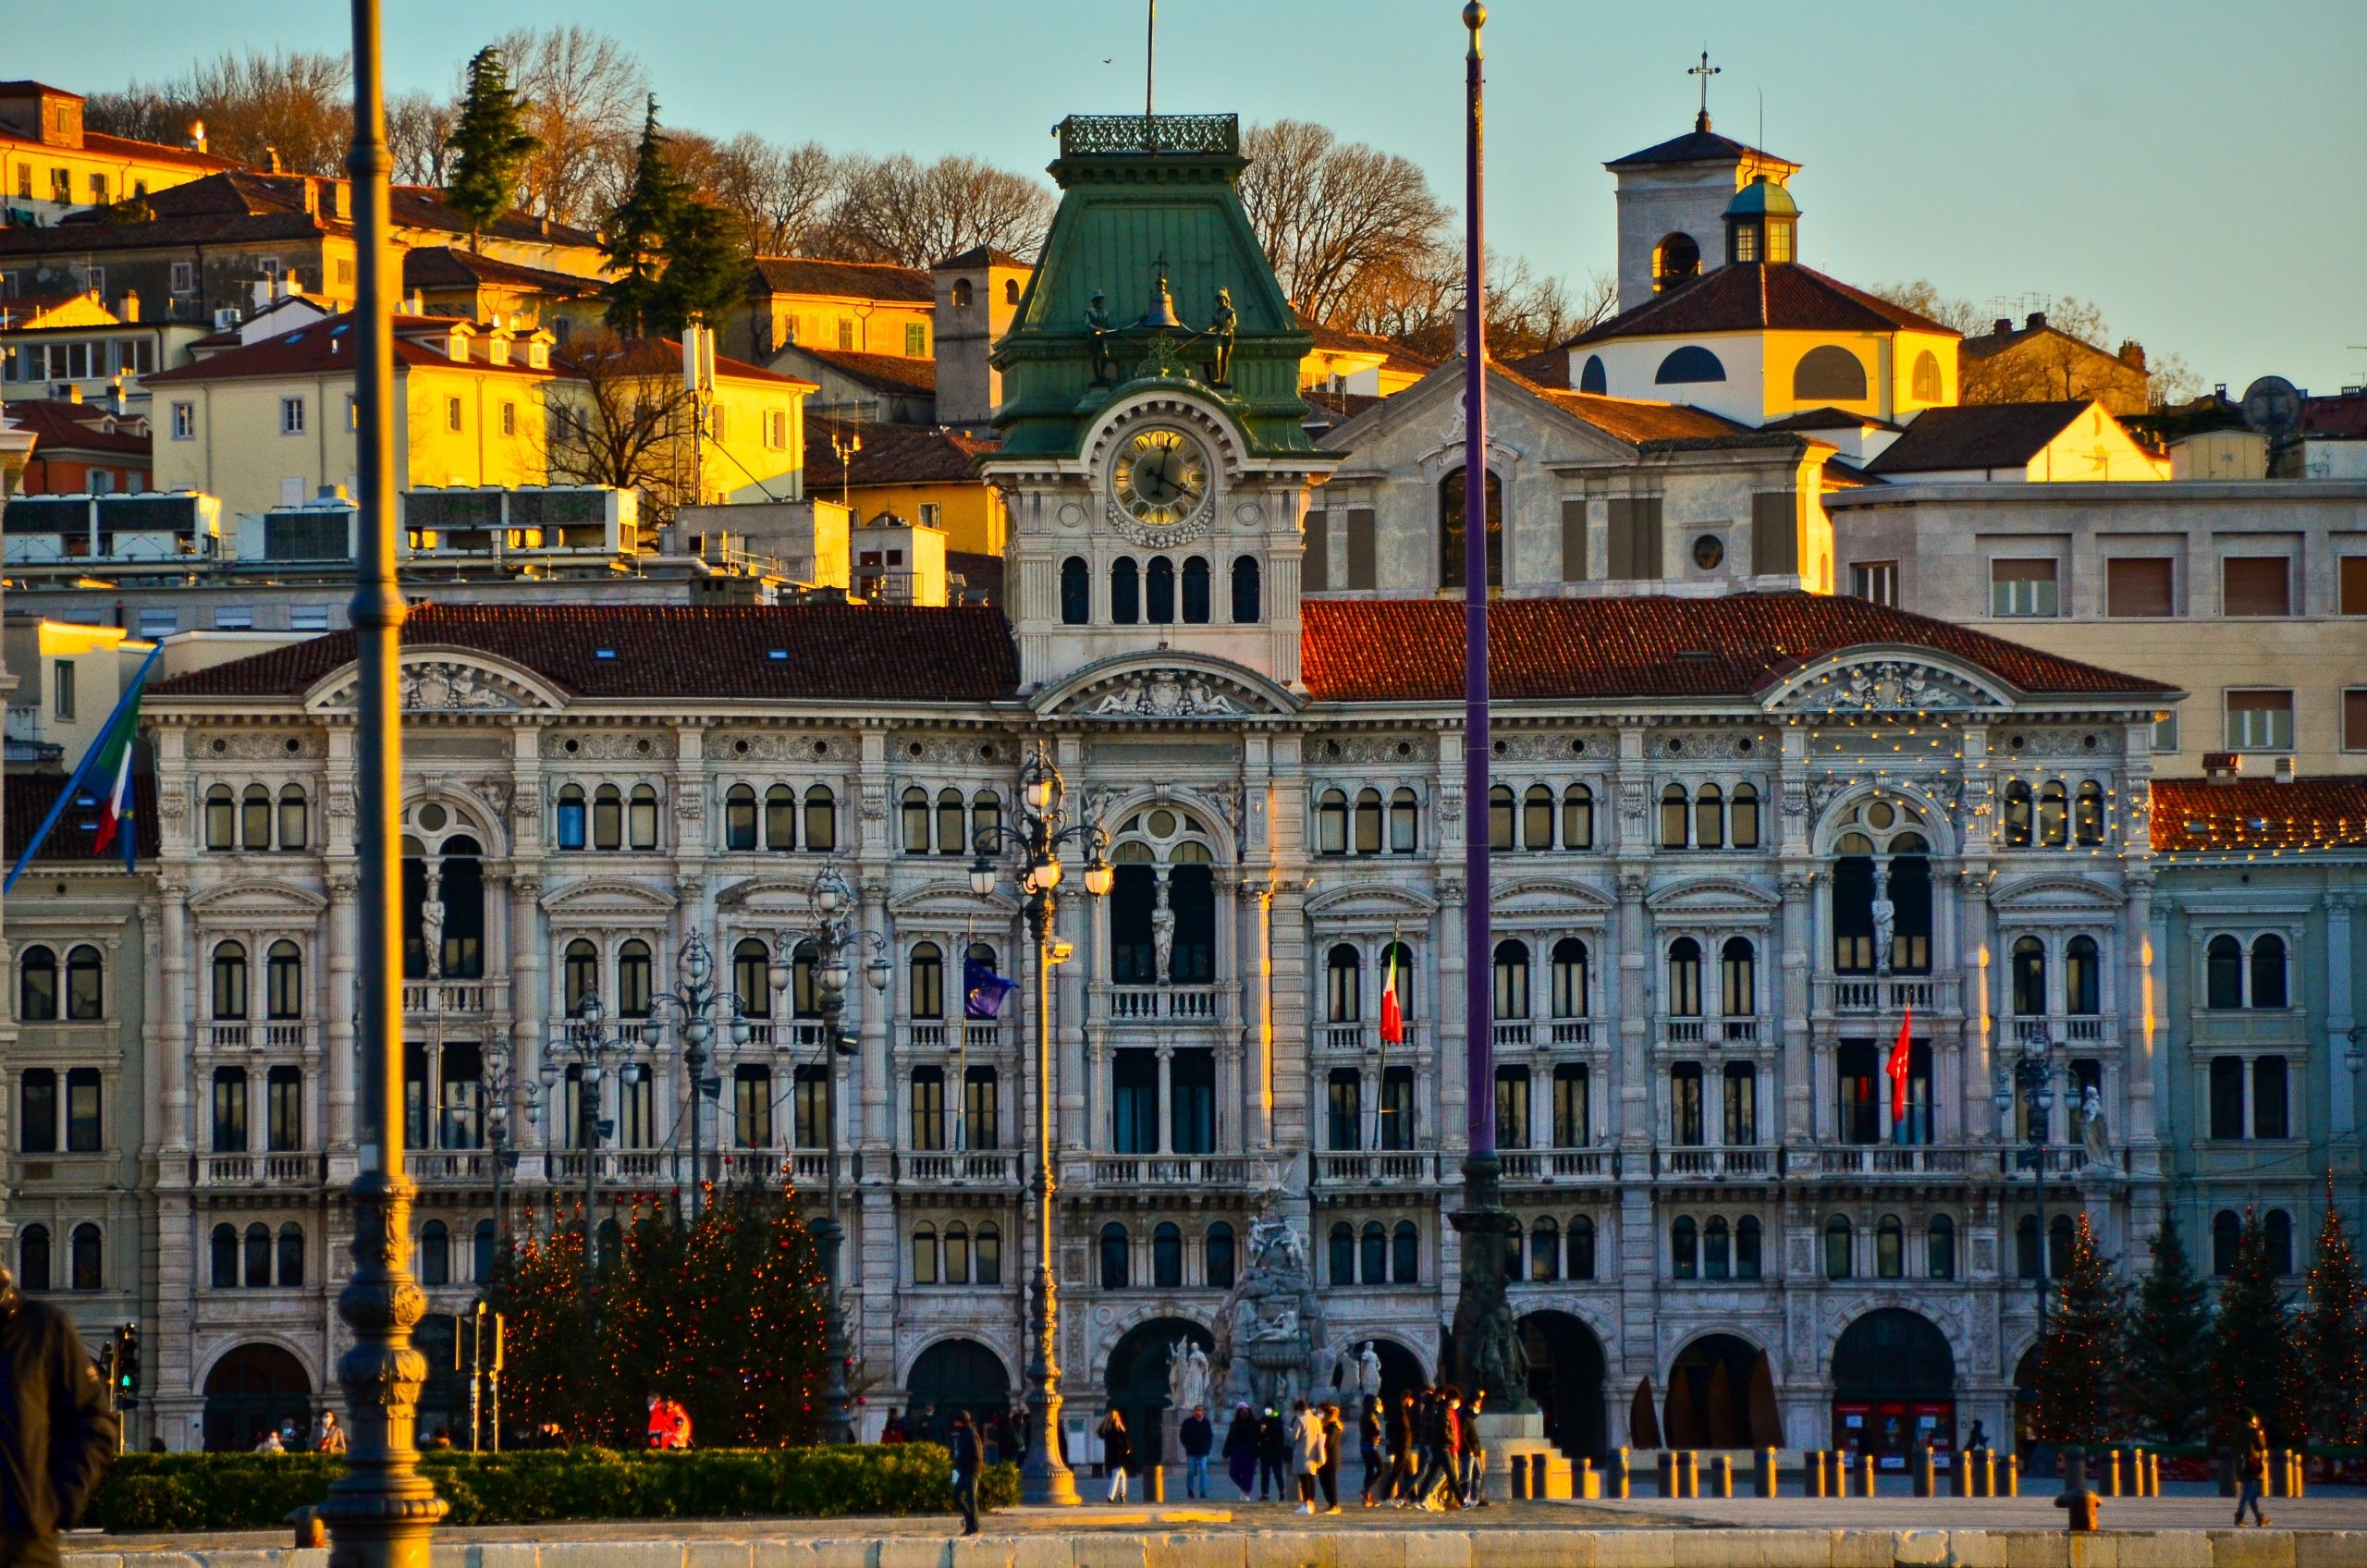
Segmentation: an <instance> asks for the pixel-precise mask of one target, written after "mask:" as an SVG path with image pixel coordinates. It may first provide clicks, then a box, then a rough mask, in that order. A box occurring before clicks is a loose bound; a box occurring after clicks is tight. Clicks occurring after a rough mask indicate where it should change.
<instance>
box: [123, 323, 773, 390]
mask: <svg viewBox="0 0 2367 1568" xmlns="http://www.w3.org/2000/svg"><path fill="white" fill-rule="evenodd" d="M452 325H453V318H450V317H445V316H397V317H396V318H395V343H394V349H395V364H396V367H397V368H398V369H400V368H402V367H404V366H443V367H445V368H448V369H449V368H452V367H455V366H462V367H464V368H466V369H469V370H480V371H485V372H488V373H490V374H496V375H501V374H517V375H532V376H547V375H550V374H553V371H554V370H555V369H557V361H556V360H554V361H553V367H552V368H551V369H544V370H536V369H533V367H531V366H529V365H528V364H527V363H526V362H525V361H524V359H523V358H522V357H521V358H519V359H515V360H512V361H509V363H508V364H499V365H497V364H493V363H490V362H488V361H486V360H485V358H484V351H483V349H481V348H479V347H477V346H475V345H472V346H471V356H470V358H469V359H468V360H466V361H460V360H456V359H453V358H452V357H451V356H450V355H448V354H447V353H445V352H444V351H443V350H442V349H436V348H433V347H431V346H430V345H429V344H428V343H427V341H426V339H428V338H430V337H435V335H436V334H438V333H441V332H446V331H448V330H450V329H451V327H452ZM352 364H353V317H352V315H351V314H350V313H347V314H342V315H334V316H330V317H327V318H326V319H325V320H321V321H312V322H307V323H305V324H304V325H302V326H300V327H295V328H293V329H291V330H289V331H287V332H283V333H280V334H279V335H277V336H276V337H266V338H264V340H263V341H262V342H260V343H250V344H247V345H245V346H244V347H243V348H238V349H224V350H222V351H221V352H220V353H216V354H209V355H207V356H206V357H205V358H204V359H202V360H200V361H197V362H196V363H194V364H186V365H178V366H176V367H174V368H173V369H171V370H165V371H158V372H156V373H155V374H153V375H145V376H142V377H141V385H142V386H178V385H179V384H181V383H183V382H199V381H227V380H235V379H239V378H243V377H247V376H271V375H313V374H322V373H325V372H340V373H341V372H344V371H348V370H350V369H351V367H352ZM716 364H717V369H718V370H719V369H720V368H721V367H722V365H723V364H724V361H722V360H719V359H718V360H717V361H716ZM749 368H751V369H754V367H753V366H751V367H749ZM558 374H565V372H564V371H559V372H558ZM756 374H760V375H769V374H772V373H771V372H769V371H758V372H757V373H756Z"/></svg>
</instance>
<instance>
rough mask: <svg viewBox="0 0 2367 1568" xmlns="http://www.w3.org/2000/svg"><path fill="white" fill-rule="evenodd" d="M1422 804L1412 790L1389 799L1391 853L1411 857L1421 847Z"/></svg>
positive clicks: (1393, 795) (1401, 791) (1403, 791)
mask: <svg viewBox="0 0 2367 1568" xmlns="http://www.w3.org/2000/svg"><path fill="white" fill-rule="evenodd" d="M1421 838H1422V803H1421V801H1420V799H1419V798H1418V797H1417V796H1416V794H1415V793H1414V791H1413V790H1398V791H1397V792H1396V793H1394V794H1392V795H1391V796H1390V797H1389V852H1390V853H1391V854H1393V855H1410V854H1412V853H1414V852H1415V851H1417V849H1419V848H1420V847H1421Z"/></svg>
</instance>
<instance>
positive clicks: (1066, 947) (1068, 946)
mask: <svg viewBox="0 0 2367 1568" xmlns="http://www.w3.org/2000/svg"><path fill="white" fill-rule="evenodd" d="M1075 955H1076V944H1075V943H1074V942H1054V943H1053V944H1052V962H1054V963H1066V962H1068V961H1069V960H1070V959H1071V958H1073V957H1074V956H1075Z"/></svg>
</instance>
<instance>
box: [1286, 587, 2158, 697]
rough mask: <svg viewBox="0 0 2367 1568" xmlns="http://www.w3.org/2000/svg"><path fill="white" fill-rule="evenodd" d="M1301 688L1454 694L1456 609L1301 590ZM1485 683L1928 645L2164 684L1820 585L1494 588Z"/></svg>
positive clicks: (1990, 663) (1655, 681) (1634, 684)
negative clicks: (1557, 593) (1688, 595)
mask: <svg viewBox="0 0 2367 1568" xmlns="http://www.w3.org/2000/svg"><path fill="white" fill-rule="evenodd" d="M1300 615H1301V618H1302V619H1301V624H1302V626H1303V628H1304V631H1303V634H1302V637H1301V644H1300V647H1301V660H1302V666H1303V670H1304V678H1305V680H1306V685H1307V689H1308V691H1309V692H1312V693H1313V694H1314V695H1315V697H1316V698H1317V700H1318V701H1322V702H1339V703H1354V702H1452V701H1454V700H1456V699H1458V698H1460V697H1461V696H1462V694H1463V647H1464V642H1463V606H1462V604H1461V603H1460V602H1459V601H1454V600H1447V599H1329V598H1320V599H1318V598H1310V599H1308V600H1306V602H1305V603H1304V604H1303V605H1302V606H1300ZM1489 638H1490V643H1489V663H1488V668H1489V682H1490V691H1491V692H1492V693H1493V695H1495V696H1496V697H1498V698H1500V699H1504V700H1511V701H1522V700H1528V701H1539V700H1551V699H1556V698H1561V699H1577V700H1609V701H1616V700H1620V699H1623V698H1634V697H1699V698H1717V697H1750V696H1755V695H1756V694H1758V693H1759V692H1761V691H1763V690H1765V689H1766V688H1767V687H1768V686H1770V685H1771V684H1772V683H1774V682H1776V681H1778V680H1782V679H1783V678H1784V676H1786V675H1787V674H1789V673H1790V672H1791V671H1793V670H1795V669H1797V668H1800V667H1801V666H1802V665H1805V664H1808V663H1809V662H1811V661H1813V660H1815V659H1818V658H1821V657H1823V656H1824V655H1829V654H1834V653H1837V652H1839V651H1840V650H1842V649H1845V648H1853V647H1859V646H1865V645H1869V644H1872V645H1880V646H1901V645H1904V646H1907V647H1919V648H1929V649H1932V651H1934V652H1937V653H1942V654H1947V655H1954V656H1955V657H1957V658H1960V659H1963V660H1965V661H1966V662H1968V663H1969V664H1972V665H1975V666H1978V667H1979V668H1982V669H1985V670H1987V671H1989V672H1990V673H1991V674H1993V675H1994V676H1996V677H1997V678H1998V679H1999V680H2004V681H2005V683H2006V684H2007V685H2009V686H2012V687H2014V688H2015V689H2017V690H2018V691H2021V692H2027V693H2030V694H2031V695H2042V696H2075V695H2087V694H2094V695H2099V696H2102V695H2106V694H2111V695H2148V696H2150V695H2152V694H2154V693H2158V692H2169V691H2171V690H2173V688H2171V687H2167V686H2165V685H2163V684H2162V683H2161V682H2159V681H2155V680H2143V679H2141V678H2140V677H2137V676H2131V675H2121V674H2117V673H2116V672H2114V671H2112V670H2108V669H2099V668H2096V667H2095V666H2093V665H2086V664H2079V663H2078V662H2076V661H2074V660H2071V659H2066V658H2058V657H2056V656H2055V655H2052V654H2043V653H2040V652H2039V651H2037V650H2036V649H2033V648H2025V647H2022V646H2020V645H2019V644H2017V643H2008V642H2005V640H2003V639H2002V638H1997V637H1990V636H1986V635H1984V634H1982V633H1981V632H1978V631H1967V630H1965V629H1964V628H1962V627H1959V626H1956V625H1952V624H1950V623H1949V622H1947V621H1943V620H1933V619H1929V618H1927V617H1924V616H1919V615H1910V614H1908V613H1907V612H1906V611H1904V610H1897V609H1892V608H1890V607H1889V606H1883V605H1877V604H1874V603H1872V602H1871V601H1870V600H1866V599H1855V598H1843V597H1835V596H1834V595H1830V594H1730V595H1727V596H1725V597H1723V598H1715V599H1681V598H1667V597H1657V596H1637V597H1633V598H1620V599H1505V600H1502V601H1500V602H1499V603H1498V604H1496V605H1495V606H1492V607H1491V608H1490V611H1489Z"/></svg>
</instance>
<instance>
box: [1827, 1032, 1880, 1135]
mask: <svg viewBox="0 0 2367 1568" xmlns="http://www.w3.org/2000/svg"><path fill="white" fill-rule="evenodd" d="M1881 1065H1882V1064H1881V1063H1880V1062H1878V1061H1876V1060H1875V1051H1874V1044H1873V1042H1872V1041H1870V1040H1844V1041H1842V1042H1841V1048H1840V1050H1839V1051H1838V1052H1837V1053H1836V1055H1835V1057H1834V1070H1835V1073H1834V1076H1835V1083H1836V1084H1837V1086H1838V1087H1839V1089H1840V1104H1839V1107H1838V1108H1837V1109H1838V1120H1839V1121H1840V1128H1839V1132H1840V1133H1841V1141H1842V1142H1843V1143H1845V1144H1878V1143H1880V1142H1882V1139H1883V1125H1882V1110H1883V1107H1882V1104H1881V1101H1880V1099H1879V1098H1878V1096H1876V1093H1875V1091H1876V1088H1877V1087H1878V1086H1879V1087H1882V1088H1885V1089H1886V1088H1887V1087H1888V1086H1889V1085H1888V1082H1887V1080H1885V1079H1883V1076H1882V1072H1881Z"/></svg>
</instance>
